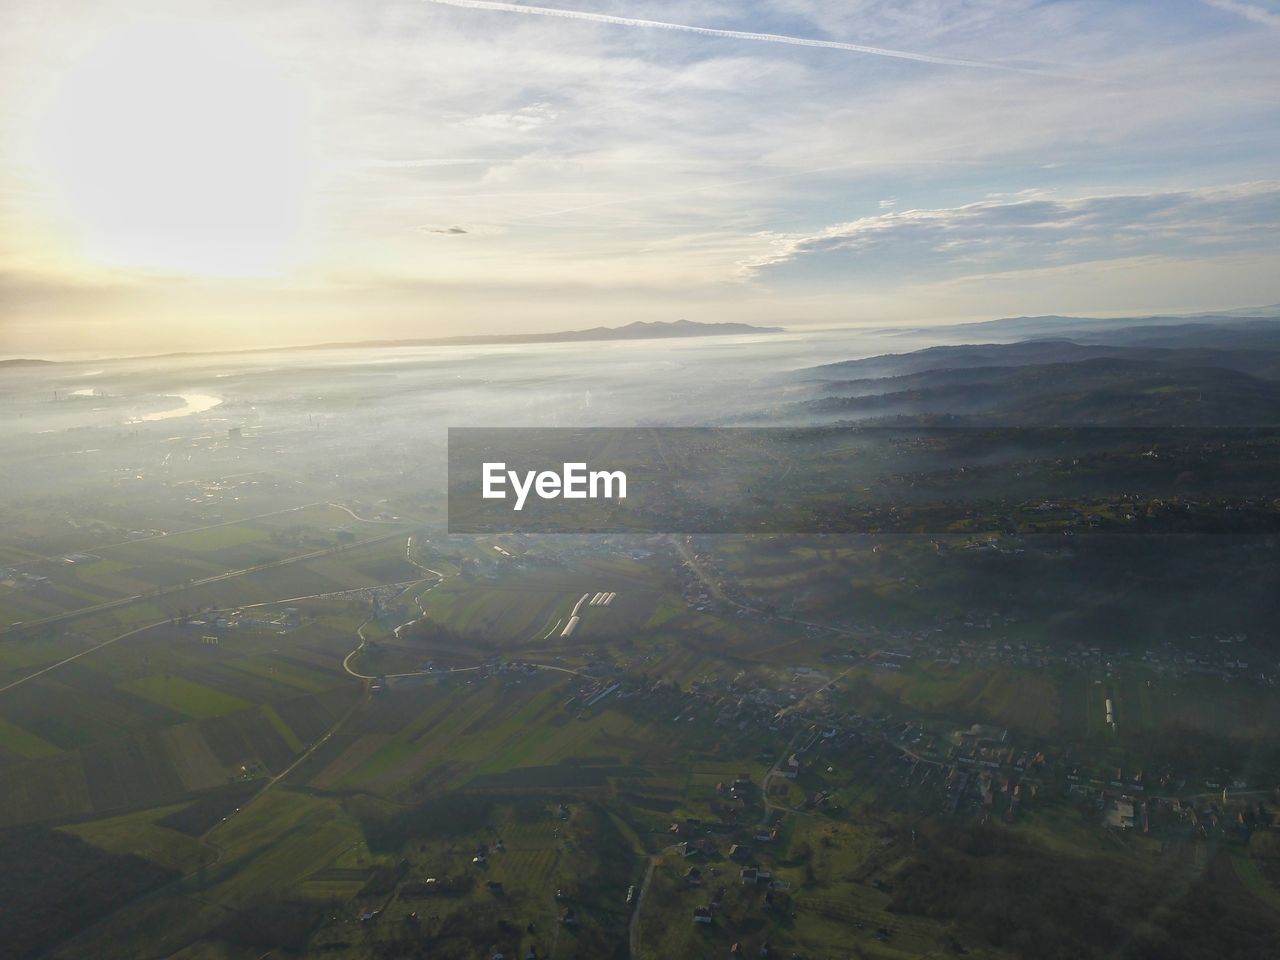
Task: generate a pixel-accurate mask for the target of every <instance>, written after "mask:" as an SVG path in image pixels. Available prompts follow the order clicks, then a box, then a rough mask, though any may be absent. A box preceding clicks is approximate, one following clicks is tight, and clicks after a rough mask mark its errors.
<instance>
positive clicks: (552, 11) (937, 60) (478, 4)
mask: <svg viewBox="0 0 1280 960" xmlns="http://www.w3.org/2000/svg"><path fill="white" fill-rule="evenodd" d="M423 2H424V3H431V4H435V5H437V6H442V7H461V8H462V9H464V10H488V11H494V12H498V13H520V14H525V15H530V16H538V17H557V18H560V19H563V20H585V21H587V22H589V23H604V24H610V25H613V26H618V27H642V28H646V29H650V30H673V31H678V32H680V33H696V34H700V35H702V36H704V37H720V38H722V39H725V40H750V41H756V42H763V43H783V44H789V45H791V46H796V47H817V48H820V49H824V50H842V51H844V52H846V53H862V54H868V55H871V56H876V57H892V58H894V59H897V60H914V61H916V62H918V63H931V64H935V65H937V66H944V67H973V68H977V69H980V70H1011V71H1014V72H1017V73H1052V72H1053V71H1050V70H1042V69H1039V68H1035V67H1027V66H1019V65H1016V64H1010V63H999V62H994V61H988V60H967V59H963V58H960V57H940V56H936V55H934V54H930V53H917V52H914V51H910V50H895V49H891V48H889V47H873V46H869V45H867V44H862V43H845V42H843V41H840V40H816V39H813V38H811V37H793V36H788V35H786V34H778V33H756V32H753V31H750V30H722V29H719V28H716V27H700V26H694V25H692V24H687V23H671V22H669V21H666V20H643V19H640V18H639V17H619V16H615V15H613V14H609V13H596V12H595V11H589V10H565V9H561V8H559V7H534V6H528V5H525V4H520V3H497V2H492V0H423Z"/></svg>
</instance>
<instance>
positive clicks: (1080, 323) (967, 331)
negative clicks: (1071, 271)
mask: <svg viewBox="0 0 1280 960" xmlns="http://www.w3.org/2000/svg"><path fill="white" fill-rule="evenodd" d="M1276 319H1280V304H1271V305H1270V306H1264V307H1243V308H1239V309H1235V310H1215V311H1209V312H1205V313H1187V314H1177V313H1175V314H1151V315H1146V316H1134V317H1072V316H1059V315H1057V314H1048V315H1045V316H1035V317H1004V318H1002V319H999V320H982V321H979V322H977V323H958V324H954V325H952V326H947V327H932V328H928V329H927V330H914V331H911V332H912V333H928V334H931V335H935V336H941V337H944V338H946V339H949V340H953V339H955V338H956V336H963V337H967V336H970V335H971V334H977V335H979V336H981V337H983V338H989V337H1072V338H1076V337H1097V336H1105V334H1106V332H1107V331H1114V330H1122V329H1133V328H1136V327H1166V328H1167V327H1173V326H1183V325H1187V324H1199V325H1202V326H1203V325H1206V324H1211V325H1214V326H1217V325H1222V324H1234V323H1239V322H1241V321H1243V320H1276Z"/></svg>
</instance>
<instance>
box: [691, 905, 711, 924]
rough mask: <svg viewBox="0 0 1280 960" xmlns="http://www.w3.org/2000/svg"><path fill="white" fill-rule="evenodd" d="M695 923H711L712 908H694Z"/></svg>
mask: <svg viewBox="0 0 1280 960" xmlns="http://www.w3.org/2000/svg"><path fill="white" fill-rule="evenodd" d="M693 922H694V923H710V922H711V908H710V907H694V908H693Z"/></svg>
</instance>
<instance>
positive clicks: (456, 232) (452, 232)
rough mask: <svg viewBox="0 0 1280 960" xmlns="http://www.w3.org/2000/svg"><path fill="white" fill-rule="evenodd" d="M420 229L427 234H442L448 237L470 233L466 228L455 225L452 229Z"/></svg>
mask: <svg viewBox="0 0 1280 960" xmlns="http://www.w3.org/2000/svg"><path fill="white" fill-rule="evenodd" d="M422 229H423V230H424V231H426V232H427V233H444V234H448V235H449V236H458V235H460V234H464V233H470V232H471V231H470V230H468V229H467V228H466V227H459V226H458V225H457V224H455V225H453V226H452V227H423V228H422Z"/></svg>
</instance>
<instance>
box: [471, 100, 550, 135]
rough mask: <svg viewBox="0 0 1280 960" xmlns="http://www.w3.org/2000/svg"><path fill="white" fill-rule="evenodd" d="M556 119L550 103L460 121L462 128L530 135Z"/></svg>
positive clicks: (484, 114)
mask: <svg viewBox="0 0 1280 960" xmlns="http://www.w3.org/2000/svg"><path fill="white" fill-rule="evenodd" d="M555 118H556V112H555V110H553V109H551V105H550V104H549V103H531V104H529V105H528V106H525V107H520V108H519V109H518V110H504V111H497V112H495V113H482V114H478V115H476V116H472V117H465V118H463V119H462V120H459V121H458V126H460V127H474V128H476V129H480V130H514V131H516V132H518V133H528V132H529V131H531V130H536V129H538V127H541V126H542V125H543V124H546V123H550V122H551V121H552V120H554V119H555Z"/></svg>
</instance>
